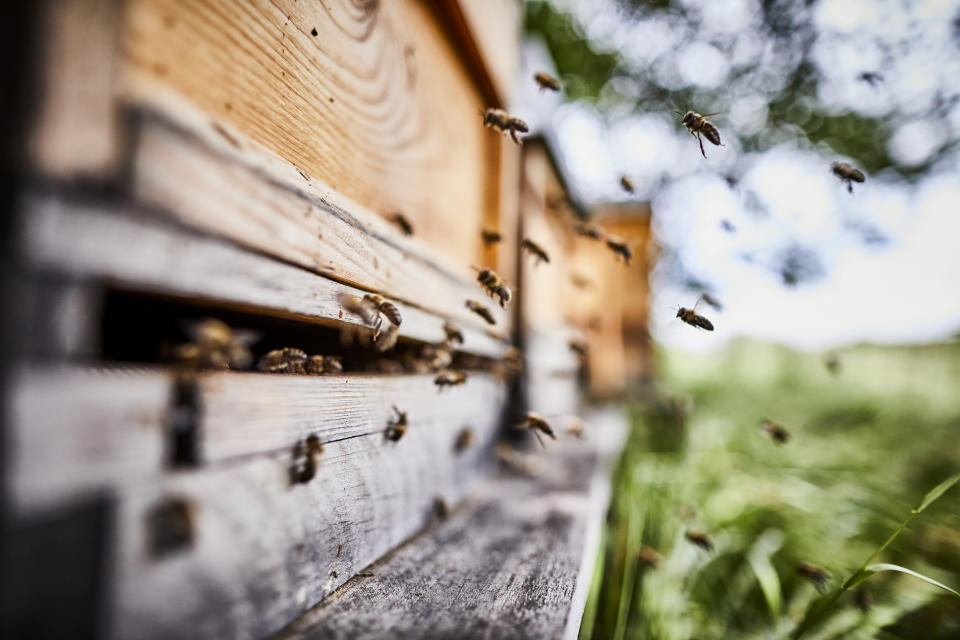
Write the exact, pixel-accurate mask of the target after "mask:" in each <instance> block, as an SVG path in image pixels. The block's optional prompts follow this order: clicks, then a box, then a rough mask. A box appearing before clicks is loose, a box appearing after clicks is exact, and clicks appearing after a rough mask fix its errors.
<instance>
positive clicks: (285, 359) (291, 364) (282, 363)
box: [257, 347, 323, 373]
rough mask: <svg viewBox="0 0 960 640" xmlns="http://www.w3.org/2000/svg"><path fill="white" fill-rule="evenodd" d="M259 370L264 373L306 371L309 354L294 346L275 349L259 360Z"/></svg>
mask: <svg viewBox="0 0 960 640" xmlns="http://www.w3.org/2000/svg"><path fill="white" fill-rule="evenodd" d="M320 357H321V358H322V357H323V356H320ZM321 369H322V362H321ZM257 370H258V371H263V372H264V373H306V372H307V354H306V353H304V352H303V350H301V349H295V348H293V347H284V348H283V349H274V350H273V351H270V352H268V353H267V354H266V355H264V356H263V357H262V358H260V360H259V361H258V362H257Z"/></svg>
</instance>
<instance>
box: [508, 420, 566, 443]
mask: <svg viewBox="0 0 960 640" xmlns="http://www.w3.org/2000/svg"><path fill="white" fill-rule="evenodd" d="M514 428H515V429H529V430H530V431H532V432H533V435H535V436H536V437H537V441H538V442H539V443H540V446H542V447H544V448H546V446H547V445H545V444H544V443H543V438H541V437H540V434H541V433H542V434H544V435H546V436H549V437H550V439H551V440H556V439H557V435H556V434H555V433H554V432H553V429H551V428H550V423H549V422H547V421H546V419H545V418H544V417H543V416H541V415H540V414H539V413H534V412H533V411H528V412H527V414H526V415H525V416H524V417H523V422H521V423H520V424H518V425H516V427H514Z"/></svg>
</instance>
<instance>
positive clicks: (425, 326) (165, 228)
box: [22, 197, 506, 357]
mask: <svg viewBox="0 0 960 640" xmlns="http://www.w3.org/2000/svg"><path fill="white" fill-rule="evenodd" d="M113 209H115V207H112V206H105V207H97V206H92V205H80V204H68V203H64V202H62V201H60V200H57V199H52V198H44V197H37V198H35V199H34V200H32V201H30V202H29V203H28V205H27V208H26V210H27V215H26V216H25V228H24V239H23V242H22V245H23V246H24V247H25V254H26V256H27V259H28V260H29V261H30V262H31V263H32V264H33V265H34V266H36V267H39V268H41V269H47V270H53V271H56V272H58V273H61V274H65V275H68V276H69V277H72V278H86V279H93V280H96V281H99V282H103V283H106V284H109V285H113V286H120V287H124V288H129V289H134V290H139V291H146V292H151V293H160V294H165V295H171V296H179V297H185V298H203V299H205V300H208V301H216V302H222V303H227V304H231V305H236V306H242V307H246V308H253V309H256V310H258V311H260V312H262V313H270V314H274V315H280V316H284V317H292V318H297V319H300V320H306V321H314V322H317V321H323V322H341V323H346V324H359V323H360V319H359V318H357V317H355V316H354V315H353V314H349V313H343V310H342V306H341V305H340V302H339V296H340V294H343V293H346V294H350V295H363V292H362V291H360V290H358V289H356V288H354V287H350V286H348V285H344V284H341V283H339V282H336V281H334V280H330V279H328V278H325V277H323V276H319V275H317V274H314V273H311V272H309V271H306V270H305V269H302V268H298V267H296V266H293V265H289V264H285V263H283V262H279V261H277V260H273V259H271V258H268V257H266V256H263V255H259V254H255V253H252V252H250V251H247V250H244V249H242V248H240V247H237V246H236V245H234V244H232V243H229V242H224V241H222V240H217V239H214V238H209V237H204V236H201V235H197V234H193V233H189V232H187V231H184V230H182V229H177V228H174V227H171V226H170V225H168V224H167V225H165V224H161V223H158V222H155V221H150V220H148V219H143V218H142V217H141V218H140V219H137V218H135V217H134V216H133V214H134V211H130V210H128V209H127V208H125V207H120V211H114V210H113ZM123 213H127V214H130V215H119V214H123ZM398 307H399V308H400V312H401V314H402V316H403V322H402V324H401V326H400V335H401V336H403V337H406V338H411V339H414V340H421V341H424V342H434V343H435V342H440V341H441V340H443V338H444V336H445V334H444V331H443V323H444V320H445V319H444V318H442V317H437V316H435V315H433V314H430V313H427V312H425V311H423V310H421V309H419V308H417V307H413V306H409V305H405V304H402V303H400V304H398ZM458 324H460V326H461V328H462V329H463V332H464V345H463V347H462V348H463V350H464V351H469V352H472V353H477V354H479V355H485V356H490V357H499V356H500V355H502V354H503V352H504V351H505V349H506V345H505V344H504V343H503V342H502V341H501V340H498V339H497V338H495V337H493V336H490V335H488V334H487V333H486V331H485V330H478V329H477V328H476V326H475V325H471V324H470V323H466V322H461V321H459V320H458Z"/></svg>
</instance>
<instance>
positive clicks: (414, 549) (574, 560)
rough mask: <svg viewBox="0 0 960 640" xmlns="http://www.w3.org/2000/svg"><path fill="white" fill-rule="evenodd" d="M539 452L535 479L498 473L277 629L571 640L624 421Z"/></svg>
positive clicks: (287, 634)
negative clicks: (443, 517)
mask: <svg viewBox="0 0 960 640" xmlns="http://www.w3.org/2000/svg"><path fill="white" fill-rule="evenodd" d="M587 424H588V427H587V429H588V431H587V434H588V435H587V440H586V441H579V440H574V439H565V440H563V441H561V442H559V443H552V444H554V445H555V446H553V447H551V449H550V450H549V451H547V452H546V453H544V454H541V455H542V457H544V458H547V461H546V462H547V464H546V472H545V473H544V474H543V475H542V476H541V477H538V478H532V479H531V478H526V477H517V476H513V475H510V474H503V475H501V476H499V477H497V478H496V479H494V480H492V481H490V482H489V483H484V485H482V486H481V487H480V488H478V490H477V491H476V492H474V493H473V494H472V495H471V496H470V497H469V498H468V499H467V500H466V501H465V503H464V505H463V506H462V507H460V508H459V509H458V510H456V511H455V512H454V513H453V514H452V516H451V517H450V518H449V519H448V520H447V521H445V522H442V523H440V524H438V525H437V526H435V527H433V528H432V529H430V530H429V531H427V532H425V533H423V534H421V535H420V536H418V537H417V538H414V539H413V540H411V541H410V542H408V543H407V544H405V545H404V546H402V547H400V548H399V549H398V550H397V551H395V552H394V553H392V554H391V555H390V556H388V557H387V558H385V559H384V560H382V561H379V562H377V564H376V566H375V567H373V568H372V572H373V575H372V576H370V577H359V576H358V577H355V578H353V579H352V580H351V581H350V582H348V583H347V584H345V585H344V586H343V587H341V588H340V589H339V590H338V591H337V592H336V593H334V594H333V595H332V596H331V597H330V598H328V599H327V600H325V601H324V602H322V603H321V604H320V605H318V606H317V607H315V608H314V609H312V610H311V611H309V612H308V613H306V614H305V615H303V616H302V617H301V618H300V619H298V620H297V621H296V622H294V623H293V624H292V625H290V627H289V628H287V629H286V630H284V632H283V633H281V634H279V636H278V638H277V640H294V639H313V638H411V637H417V638H449V637H457V638H463V639H465V640H466V639H474V638H558V637H565V638H576V637H577V634H578V631H579V627H580V617H581V615H582V612H583V606H584V602H585V600H586V587H587V584H588V582H589V579H590V576H591V575H592V570H593V559H594V556H595V555H596V550H597V545H598V544H599V532H600V527H601V526H602V522H603V516H604V514H605V513H606V509H607V504H608V500H609V465H610V462H611V460H612V459H613V457H614V456H615V455H616V454H617V453H618V452H619V450H620V446H621V445H622V442H623V437H624V433H625V431H626V430H625V421H624V419H623V417H622V416H619V415H618V414H594V415H592V416H590V417H589V418H588V421H587Z"/></svg>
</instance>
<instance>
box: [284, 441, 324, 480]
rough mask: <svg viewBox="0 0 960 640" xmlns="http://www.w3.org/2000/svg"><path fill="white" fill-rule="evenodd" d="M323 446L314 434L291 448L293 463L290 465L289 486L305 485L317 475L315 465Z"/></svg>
mask: <svg viewBox="0 0 960 640" xmlns="http://www.w3.org/2000/svg"><path fill="white" fill-rule="evenodd" d="M322 453H323V445H322V444H320V438H319V437H317V435H316V434H310V435H309V436H307V440H306V442H305V443H302V442H297V444H295V445H294V446H293V462H291V463H290V484H299V483H306V482H310V481H311V480H313V477H314V476H315V475H317V465H318V459H319V458H320V454H322Z"/></svg>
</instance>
